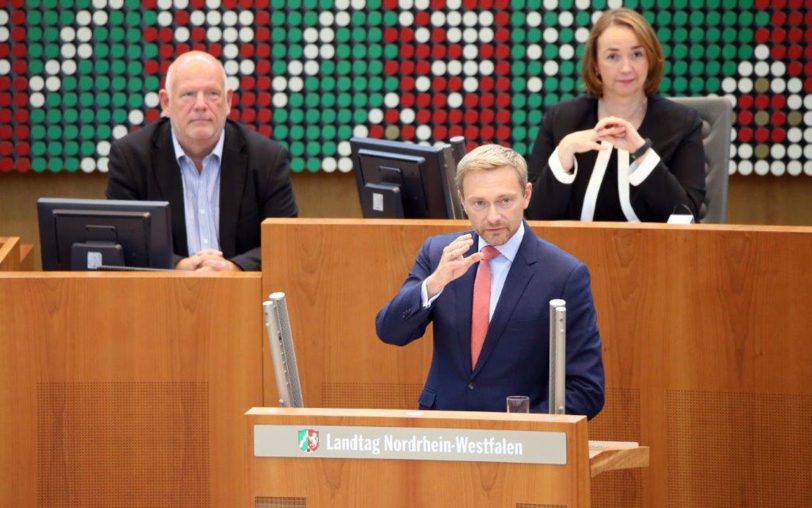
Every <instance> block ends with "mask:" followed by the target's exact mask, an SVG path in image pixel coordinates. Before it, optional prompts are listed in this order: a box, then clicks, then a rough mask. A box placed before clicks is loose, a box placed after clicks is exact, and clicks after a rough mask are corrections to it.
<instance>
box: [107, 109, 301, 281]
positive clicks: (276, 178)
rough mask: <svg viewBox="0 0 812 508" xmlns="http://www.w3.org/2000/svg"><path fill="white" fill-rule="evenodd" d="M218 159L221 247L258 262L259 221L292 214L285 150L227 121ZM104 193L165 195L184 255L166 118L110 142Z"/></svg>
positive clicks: (250, 265) (238, 260)
mask: <svg viewBox="0 0 812 508" xmlns="http://www.w3.org/2000/svg"><path fill="white" fill-rule="evenodd" d="M225 133H226V134H225V140H224V143H223V159H222V162H221V165H220V173H221V174H220V239H219V240H220V249H221V250H222V251H223V256H225V257H226V259H228V260H230V261H232V262H234V263H235V264H237V265H238V266H239V267H240V268H242V269H243V270H259V269H260V268H261V253H260V222H262V220H263V219H265V218H267V217H296V215H297V214H298V210H297V208H296V200H295V198H294V196H293V188H292V186H291V183H290V167H289V161H290V156H289V154H288V152H287V150H285V149H284V148H283V147H282V146H281V145H279V144H278V143H277V142H275V141H272V140H270V139H268V138H266V137H263V136H261V135H259V134H257V133H256V132H253V131H250V130H248V129H246V128H245V127H243V126H241V125H239V124H237V123H235V122H232V121H231V120H228V121H226V125H225ZM106 195H107V198H108V199H135V200H153V201H154V200H162V201H169V205H170V208H171V211H172V236H173V238H172V240H173V244H174V251H175V256H176V259H175V262H176V263H177V261H179V260H180V259H181V258H184V257H187V256H189V251H188V250H189V249H188V246H187V241H186V217H185V212H184V206H183V183H182V182H181V176H180V167H179V166H178V163H177V160H176V159H175V149H174V147H173V145H172V134H171V126H170V123H169V119H168V118H162V119H160V120H158V121H157V122H155V123H153V124H150V125H147V126H146V127H144V128H142V129H141V130H139V131H137V132H134V133H131V134H129V135H127V136H125V137H123V138H121V139H119V140H117V141H115V142H113V145H112V146H111V147H110V164H109V170H108V178H107V191H106Z"/></svg>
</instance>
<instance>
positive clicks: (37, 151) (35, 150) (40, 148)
mask: <svg viewBox="0 0 812 508" xmlns="http://www.w3.org/2000/svg"><path fill="white" fill-rule="evenodd" d="M33 131H34V129H33V128H32V129H31V132H32V133H33ZM46 149H47V145H46V144H45V143H43V142H42V141H34V142H33V143H31V155H33V156H34V157H40V156H42V155H45V150H46Z"/></svg>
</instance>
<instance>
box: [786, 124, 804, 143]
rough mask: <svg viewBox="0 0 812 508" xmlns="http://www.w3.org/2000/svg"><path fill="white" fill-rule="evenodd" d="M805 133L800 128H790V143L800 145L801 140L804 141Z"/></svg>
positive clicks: (788, 137)
mask: <svg viewBox="0 0 812 508" xmlns="http://www.w3.org/2000/svg"><path fill="white" fill-rule="evenodd" d="M803 136H804V135H803V132H801V129H799V128H798V127H790V128H789V130H787V140H788V141H789V142H790V143H800V142H801V139H803Z"/></svg>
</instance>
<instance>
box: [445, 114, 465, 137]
mask: <svg viewBox="0 0 812 508" xmlns="http://www.w3.org/2000/svg"><path fill="white" fill-rule="evenodd" d="M448 121H449V122H450V123H452V124H460V123H462V111H461V110H459V109H452V110H451V111H449V112H448ZM452 135H453V134H452Z"/></svg>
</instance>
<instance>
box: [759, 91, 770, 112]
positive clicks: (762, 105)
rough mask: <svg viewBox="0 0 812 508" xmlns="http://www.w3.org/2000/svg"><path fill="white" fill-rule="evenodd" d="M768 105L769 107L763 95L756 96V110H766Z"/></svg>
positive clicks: (768, 100) (767, 98)
mask: <svg viewBox="0 0 812 508" xmlns="http://www.w3.org/2000/svg"><path fill="white" fill-rule="evenodd" d="M769 105H770V98H769V97H767V96H766V95H763V94H759V95H756V109H767V106H769Z"/></svg>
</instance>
